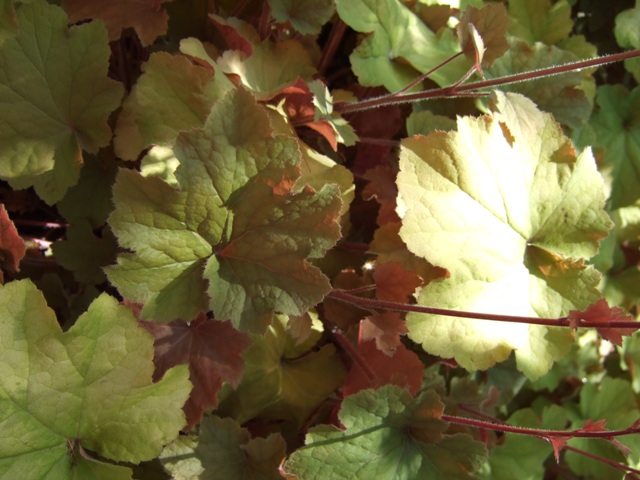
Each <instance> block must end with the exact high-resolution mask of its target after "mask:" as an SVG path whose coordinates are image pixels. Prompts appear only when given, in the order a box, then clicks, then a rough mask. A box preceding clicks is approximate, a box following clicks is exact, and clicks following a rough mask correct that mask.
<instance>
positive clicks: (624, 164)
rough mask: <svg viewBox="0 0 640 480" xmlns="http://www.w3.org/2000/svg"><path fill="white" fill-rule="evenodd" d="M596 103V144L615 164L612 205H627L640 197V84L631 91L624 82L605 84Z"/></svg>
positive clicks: (608, 159)
mask: <svg viewBox="0 0 640 480" xmlns="http://www.w3.org/2000/svg"><path fill="white" fill-rule="evenodd" d="M596 104H597V111H596V112H595V113H594V114H593V116H592V118H591V120H590V121H589V124H590V125H591V126H592V127H593V129H594V131H595V132H596V135H597V145H598V146H601V147H603V148H604V149H605V156H604V160H605V162H606V163H607V164H609V165H611V166H612V167H613V172H612V177H613V181H612V185H611V196H610V198H609V204H610V205H609V206H610V208H611V209H617V208H620V207H626V206H629V205H631V204H633V203H635V201H636V200H638V199H640V193H639V192H638V183H639V182H640V114H639V112H640V87H636V88H634V89H633V90H632V91H631V92H629V91H628V90H627V89H625V88H624V87H623V86H622V85H603V86H601V87H599V88H598V92H597V95H596Z"/></svg>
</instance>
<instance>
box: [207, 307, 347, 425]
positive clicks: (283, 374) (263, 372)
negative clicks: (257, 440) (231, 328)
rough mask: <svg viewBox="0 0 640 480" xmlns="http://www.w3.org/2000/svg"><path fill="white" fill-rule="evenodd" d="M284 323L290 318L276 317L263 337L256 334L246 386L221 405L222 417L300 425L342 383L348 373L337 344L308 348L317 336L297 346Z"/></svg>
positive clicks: (247, 355)
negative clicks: (272, 420)
mask: <svg viewBox="0 0 640 480" xmlns="http://www.w3.org/2000/svg"><path fill="white" fill-rule="evenodd" d="M286 323H287V319H286V317H283V316H282V315H277V316H276V317H275V318H274V319H273V322H272V323H271V325H270V326H269V328H268V329H267V331H266V333H265V334H264V335H253V338H252V341H253V344H252V345H251V347H249V349H248V350H247V351H246V352H245V354H244V355H243V357H244V359H245V371H244V376H243V378H242V382H241V383H240V385H239V386H238V388H237V389H235V391H233V392H230V393H228V395H227V396H226V397H225V398H224V400H223V401H222V402H221V404H220V406H219V409H218V411H219V412H220V413H221V414H223V415H229V416H232V417H233V418H235V419H236V420H237V421H238V422H240V423H244V422H246V421H248V420H250V419H252V418H254V417H260V418H269V419H276V420H289V421H293V422H295V423H296V425H302V424H303V423H304V422H305V421H306V420H307V418H308V417H309V415H310V414H311V413H312V412H313V411H314V410H315V409H316V408H317V407H318V405H319V404H320V403H321V402H322V401H323V400H325V399H326V398H327V396H328V395H329V394H331V393H332V392H333V391H334V390H336V389H337V388H338V387H339V386H340V385H342V383H343V382H344V378H345V369H344V366H343V364H342V361H341V360H340V357H339V356H338V353H337V352H336V349H335V348H334V346H333V345H324V346H322V347H320V348H319V349H317V350H316V351H313V350H310V348H312V347H313V346H314V342H313V339H314V338H312V341H311V342H304V343H303V344H300V345H295V340H294V339H293V338H292V337H291V336H290V335H289V334H288V333H287V331H286ZM309 343H311V345H309Z"/></svg>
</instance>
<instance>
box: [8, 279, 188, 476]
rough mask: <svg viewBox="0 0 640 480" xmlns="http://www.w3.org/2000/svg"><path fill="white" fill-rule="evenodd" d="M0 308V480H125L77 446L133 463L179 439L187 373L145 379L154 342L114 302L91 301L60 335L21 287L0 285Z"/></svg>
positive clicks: (37, 299)
mask: <svg viewBox="0 0 640 480" xmlns="http://www.w3.org/2000/svg"><path fill="white" fill-rule="evenodd" d="M0 310H1V311H2V318H3V322H2V324H1V325H0V339H1V341H2V345H3V348H2V350H1V351H0V365H1V369H2V370H1V372H0V412H1V413H0V428H1V429H2V432H3V434H2V437H1V438H0V452H1V453H0V476H2V477H3V478H30V479H39V478H42V479H44V478H78V475H79V474H78V473H74V470H78V472H84V471H93V472H94V475H95V476H94V478H104V479H107V478H114V476H107V475H106V473H105V472H107V471H112V470H116V469H117V470H118V471H119V473H118V475H119V478H128V477H126V476H125V472H126V471H127V470H128V469H125V468H124V467H114V466H97V465H95V464H94V463H93V462H92V461H90V460H87V459H86V458H85V456H86V455H87V453H82V452H83V450H84V451H86V450H89V451H93V452H96V453H97V454H99V455H101V456H102V457H105V458H107V459H111V460H116V461H125V462H134V463H137V462H140V461H143V460H149V459H152V458H154V457H155V456H157V455H158V454H159V453H160V451H161V449H162V446H163V444H165V443H168V442H170V441H172V440H173V439H174V438H175V437H176V436H177V435H178V431H179V429H180V428H181V427H182V426H183V425H184V423H185V420H184V414H183V413H182V405H183V404H184V402H185V400H186V399H187V397H188V395H189V392H190V390H191V384H190V383H189V381H188V376H189V373H188V370H187V368H186V367H178V368H175V369H173V370H171V371H169V372H167V374H166V375H165V376H164V378H163V379H162V380H161V381H159V382H158V383H155V384H153V383H151V376H152V373H153V362H152V358H153V340H152V338H151V336H150V335H149V334H147V333H146V332H145V331H144V330H142V329H141V328H139V327H138V326H137V324H136V320H135V318H134V317H133V315H132V314H131V312H130V311H129V310H128V309H127V308H125V307H122V306H118V304H117V302H116V301H115V300H114V299H113V298H111V297H109V296H107V295H102V296H101V297H99V298H98V299H97V300H95V301H94V302H93V303H92V304H91V306H90V307H89V310H88V311H87V312H86V313H85V314H83V315H82V316H81V317H80V318H79V319H78V321H77V322H76V324H75V325H74V326H73V327H72V328H71V329H70V330H69V331H67V332H64V333H63V332H62V330H61V329H60V327H59V325H58V322H57V320H56V318H55V315H54V313H53V311H51V310H50V309H49V308H48V307H47V305H46V303H45V300H44V297H43V296H42V294H41V293H40V292H39V291H38V290H37V289H36V288H35V287H34V286H33V284H32V283H31V282H29V281H20V282H12V283H9V284H7V285H4V286H2V287H0ZM158 412H162V414H161V415H158ZM89 455H90V454H89ZM73 475H75V477H73ZM83 478H90V477H83Z"/></svg>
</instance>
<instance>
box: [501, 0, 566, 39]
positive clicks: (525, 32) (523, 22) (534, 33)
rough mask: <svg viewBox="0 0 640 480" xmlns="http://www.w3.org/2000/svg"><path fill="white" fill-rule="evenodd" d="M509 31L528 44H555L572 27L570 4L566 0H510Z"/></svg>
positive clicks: (564, 36) (563, 37)
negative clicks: (553, 0) (552, 0)
mask: <svg viewBox="0 0 640 480" xmlns="http://www.w3.org/2000/svg"><path fill="white" fill-rule="evenodd" d="M509 17H510V19H511V22H510V24H509V33H511V34H512V35H514V36H516V37H519V38H522V39H523V40H526V41H527V42H528V43H529V44H533V43H535V42H543V43H545V44H547V45H555V44H556V43H558V42H560V41H561V40H564V39H565V38H567V36H568V35H569V34H570V33H571V30H572V29H573V21H572V20H571V6H570V5H569V2H567V1H566V0H559V1H557V2H553V3H552V2H551V0H511V1H510V2H509Z"/></svg>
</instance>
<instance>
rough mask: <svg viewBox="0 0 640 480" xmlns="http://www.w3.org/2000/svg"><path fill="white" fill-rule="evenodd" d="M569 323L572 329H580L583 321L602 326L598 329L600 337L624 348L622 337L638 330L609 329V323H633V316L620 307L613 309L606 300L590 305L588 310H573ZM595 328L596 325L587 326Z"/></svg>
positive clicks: (602, 299) (570, 313)
mask: <svg viewBox="0 0 640 480" xmlns="http://www.w3.org/2000/svg"><path fill="white" fill-rule="evenodd" d="M568 317H569V321H570V322H571V327H572V328H574V329H575V328H578V327H580V326H583V324H582V323H581V322H582V321H585V322H589V323H592V324H600V325H602V326H599V327H598V326H597V327H596V329H597V330H598V333H599V334H600V336H601V337H602V338H604V339H606V340H609V341H610V342H613V343H615V344H616V345H618V346H619V347H621V346H622V336H623V335H625V336H626V335H632V334H633V333H634V332H635V331H636V330H637V329H636V328H633V327H632V328H629V329H625V328H608V327H607V326H606V325H607V323H609V322H633V317H632V316H631V315H628V314H625V312H624V310H623V309H622V308H619V307H613V308H611V307H610V306H609V304H608V303H607V301H606V300H605V299H604V298H601V299H600V300H598V301H597V302H596V303H594V304H592V305H589V306H588V307H587V308H586V310H584V311H579V310H572V311H571V312H569V315H568ZM587 326H589V327H593V326H595V325H587Z"/></svg>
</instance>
